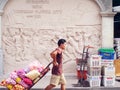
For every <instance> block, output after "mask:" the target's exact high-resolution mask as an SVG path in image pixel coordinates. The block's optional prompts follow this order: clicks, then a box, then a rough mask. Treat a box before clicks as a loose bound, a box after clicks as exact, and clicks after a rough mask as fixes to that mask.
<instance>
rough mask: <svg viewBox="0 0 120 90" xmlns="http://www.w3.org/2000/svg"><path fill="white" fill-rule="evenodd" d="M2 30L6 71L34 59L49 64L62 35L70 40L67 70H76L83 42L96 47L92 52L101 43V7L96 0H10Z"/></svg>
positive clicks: (66, 57) (71, 71) (21, 66)
mask: <svg viewBox="0 0 120 90" xmlns="http://www.w3.org/2000/svg"><path fill="white" fill-rule="evenodd" d="M86 2H87V3H86ZM2 33H3V34H2V42H3V44H2V46H3V51H4V60H5V73H7V72H10V71H12V70H14V69H18V68H23V67H25V65H27V64H28V63H30V62H32V61H34V60H39V61H40V62H41V63H42V64H43V65H47V64H48V63H49V62H50V61H51V58H50V55H49V53H50V52H51V51H52V50H54V49H55V48H56V47H57V40H58V39H60V38H65V39H66V40H67V48H66V51H65V52H64V62H65V63H64V70H65V72H66V73H74V72H75V69H76V66H75V59H76V58H78V57H80V53H82V49H83V46H84V45H92V46H94V47H95V48H94V49H92V50H90V52H91V53H92V54H95V53H97V50H98V48H100V47H101V16H100V8H99V7H98V6H97V4H96V3H95V1H94V0H77V1H74V0H69V1H68V0H10V1H9V2H8V4H7V5H6V7H5V11H4V14H3V26H2ZM70 65H73V66H74V67H72V68H71V66H70Z"/></svg>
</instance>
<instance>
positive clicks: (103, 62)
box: [101, 59, 114, 66]
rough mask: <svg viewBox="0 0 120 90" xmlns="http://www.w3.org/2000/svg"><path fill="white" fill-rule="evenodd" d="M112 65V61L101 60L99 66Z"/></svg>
mask: <svg viewBox="0 0 120 90" xmlns="http://www.w3.org/2000/svg"><path fill="white" fill-rule="evenodd" d="M109 65H114V59H111V60H108V59H102V60H101V66H109Z"/></svg>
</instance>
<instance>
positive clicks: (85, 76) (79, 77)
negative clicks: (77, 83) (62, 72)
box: [77, 70, 87, 80]
mask: <svg viewBox="0 0 120 90" xmlns="http://www.w3.org/2000/svg"><path fill="white" fill-rule="evenodd" d="M82 73H83V74H82ZM82 73H81V72H80V70H77V77H78V79H81V78H82V77H83V78H84V80H85V79H87V71H86V70H84V71H83V72H82ZM82 75H83V76H82Z"/></svg>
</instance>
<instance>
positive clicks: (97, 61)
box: [87, 55, 101, 87]
mask: <svg viewBox="0 0 120 90" xmlns="http://www.w3.org/2000/svg"><path fill="white" fill-rule="evenodd" d="M87 74H88V75H87V80H88V81H89V83H90V87H99V86H100V84H101V56H100V55H91V57H90V58H89V59H88V66H87Z"/></svg>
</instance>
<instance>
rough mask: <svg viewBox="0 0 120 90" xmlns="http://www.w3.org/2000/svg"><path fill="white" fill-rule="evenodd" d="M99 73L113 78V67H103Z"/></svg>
mask: <svg viewBox="0 0 120 90" xmlns="http://www.w3.org/2000/svg"><path fill="white" fill-rule="evenodd" d="M101 71H102V75H104V76H115V67H114V66H112V65H109V66H103V67H102V70H101Z"/></svg>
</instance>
